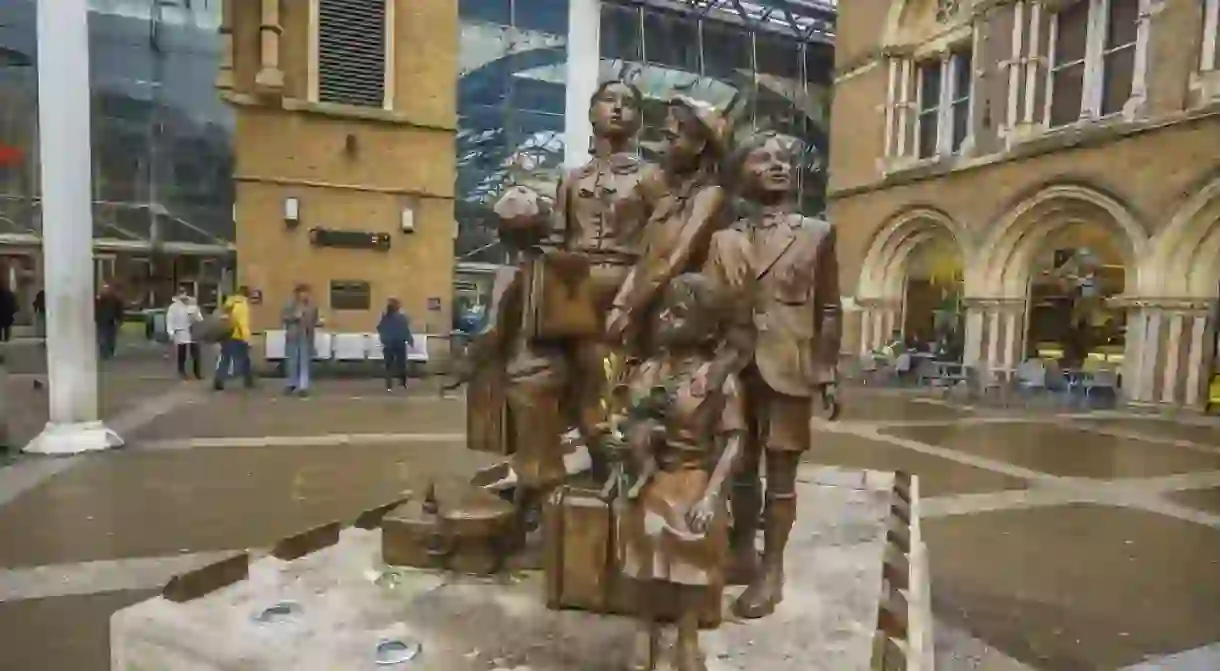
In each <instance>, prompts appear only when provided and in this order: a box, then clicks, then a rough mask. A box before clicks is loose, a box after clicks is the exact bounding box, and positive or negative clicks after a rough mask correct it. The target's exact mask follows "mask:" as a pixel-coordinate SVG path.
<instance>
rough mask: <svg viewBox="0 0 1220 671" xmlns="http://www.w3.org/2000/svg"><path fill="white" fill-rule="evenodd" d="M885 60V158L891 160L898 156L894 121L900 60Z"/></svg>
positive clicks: (896, 107)
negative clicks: (895, 149) (886, 74)
mask: <svg viewBox="0 0 1220 671" xmlns="http://www.w3.org/2000/svg"><path fill="white" fill-rule="evenodd" d="M885 60H886V63H887V64H888V67H889V83H888V85H887V86H886V89H885V157H886V158H890V157H891V156H896V155H897V154H898V152H896V151H894V139H895V138H896V137H897V134H896V133H895V132H894V130H895V129H894V119H895V117H896V116H897V114H895V112H896V111H897V109H898V59H897V58H887V59H885Z"/></svg>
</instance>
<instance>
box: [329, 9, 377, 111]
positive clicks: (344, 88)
mask: <svg viewBox="0 0 1220 671" xmlns="http://www.w3.org/2000/svg"><path fill="white" fill-rule="evenodd" d="M317 2H318V101H319V102H324V103H340V104H343V105H359V106H362V107H382V106H383V105H384V104H385V83H386V0H317Z"/></svg>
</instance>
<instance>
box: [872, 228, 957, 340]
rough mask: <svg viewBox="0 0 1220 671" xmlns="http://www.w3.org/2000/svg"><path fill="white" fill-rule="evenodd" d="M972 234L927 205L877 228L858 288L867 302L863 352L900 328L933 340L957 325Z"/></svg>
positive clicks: (906, 334) (914, 336) (909, 335)
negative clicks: (969, 241)
mask: <svg viewBox="0 0 1220 671" xmlns="http://www.w3.org/2000/svg"><path fill="white" fill-rule="evenodd" d="M967 240H968V238H967V233H966V231H965V230H964V229H963V228H962V227H961V226H959V225H958V224H957V223H956V222H955V221H953V219H951V218H950V217H949V216H948V215H946V214H945V213H943V212H941V211H939V210H934V209H931V208H923V207H921V208H915V209H911V210H907V211H905V212H902V213H900V214H898V215H896V216H894V217H893V218H891V219H890V220H889V222H887V223H886V225H885V226H883V227H882V228H881V230H880V231H878V232H877V235H876V236H875V237H874V239H873V242H872V244H871V245H870V246H869V250H868V252H867V254H866V255H865V257H864V263H863V264H862V266H861V271H860V284H859V288H858V291H857V302H858V303H859V304H860V305H861V306H862V307H863V308H864V314H863V316H862V320H861V338H860V351H861V353H867V352H870V351H874V350H877V349H879V348H881V347H882V346H884V345H885V344H886V343H887V342H889V341H890V340H892V339H893V337H894V334H895V333H900V334H903V335H904V336H906V337H907V338H908V339H912V338H919V339H921V340H927V341H931V340H934V339H936V337H937V336H938V335H939V334H938V330H940V331H944V330H952V329H955V328H956V327H957V325H958V324H959V322H960V319H959V317H960V305H961V299H962V297H963V294H964V292H963V289H962V281H963V276H964V274H963V270H964V268H965V267H966V256H967V254H968V253H969V246H968V242H967ZM957 330H958V332H960V329H957Z"/></svg>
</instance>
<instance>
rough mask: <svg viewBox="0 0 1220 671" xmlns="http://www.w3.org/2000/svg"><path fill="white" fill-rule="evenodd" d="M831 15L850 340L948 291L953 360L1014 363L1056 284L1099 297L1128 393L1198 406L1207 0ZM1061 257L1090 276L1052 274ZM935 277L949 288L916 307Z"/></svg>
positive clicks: (1208, 237) (1208, 153) (835, 165)
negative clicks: (959, 346) (956, 310)
mask: <svg viewBox="0 0 1220 671" xmlns="http://www.w3.org/2000/svg"><path fill="white" fill-rule="evenodd" d="M839 12H840V15H839V23H838V31H837V33H838V34H837V54H836V92H835V96H834V108H833V113H832V115H831V137H832V145H833V146H834V152H833V153H832V156H831V174H830V185H829V196H828V199H829V201H830V208H829V209H830V216H831V217H832V219H833V220H834V221H835V223H836V225H837V228H838V230H839V234H840V237H839V242H840V247H839V251H840V254H841V259H842V263H843V273H844V277H843V279H844V287H845V288H844V292H845V293H847V294H851V295H852V296H853V297H854V299H855V301H854V302H855V304H856V306H858V308H859V311H858V312H857V313H856V315H857V317H858V321H857V322H856V324H855V325H854V326H855V334H854V335H855V336H856V337H855V338H854V341H855V342H854V343H853V348H854V349H855V351H857V352H865V351H868V350H869V349H870V348H872V347H875V346H877V345H878V344H880V343H881V342H882V341H883V340H885V339H886V338H888V337H889V334H890V333H891V332H892V331H893V330H895V329H902V328H905V329H907V330H908V331H909V330H911V329H912V328H923V327H924V325H925V324H926V322H927V319H928V318H927V317H919V316H917V315H915V314H913V313H914V312H915V311H916V310H923V311H924V312H930V311H929V310H928V309H927V305H928V303H929V302H934V300H937V299H939V298H941V297H943V296H945V295H948V294H954V293H956V294H958V295H959V296H960V299H961V300H960V301H958V305H961V306H963V307H962V308H961V311H960V321H961V323H962V329H963V331H964V334H965V335H964V357H965V360H966V362H967V363H975V364H979V365H981V366H983V367H985V368H989V369H1004V368H1007V369H1011V368H1013V367H1014V366H1015V365H1016V364H1018V363H1019V362H1020V361H1022V360H1023V359H1024V357H1025V356H1026V355H1027V354H1028V353H1032V352H1035V351H1037V350H1039V349H1040V347H1041V346H1042V345H1043V342H1042V341H1043V340H1044V339H1046V338H1045V336H1044V335H1042V334H1040V333H1038V331H1039V330H1040V329H1041V330H1042V331H1045V330H1046V328H1045V327H1046V324H1048V323H1051V322H1053V321H1054V320H1053V319H1047V315H1048V314H1049V313H1053V312H1054V311H1055V306H1056V305H1057V303H1056V300H1057V298H1056V293H1059V294H1074V295H1075V296H1076V297H1078V298H1079V297H1080V296H1097V297H1098V298H1100V299H1101V300H1099V301H1096V305H1097V306H1098V307H1097V312H1098V313H1099V314H1100V313H1106V314H1107V316H1106V317H1105V319H1106V320H1107V323H1112V324H1113V325H1114V328H1113V329H1112V332H1113V334H1114V337H1113V338H1112V339H1111V347H1112V348H1116V349H1117V350H1118V351H1117V352H1112V354H1113V355H1114V356H1111V357H1110V358H1111V359H1112V360H1114V361H1116V362H1121V373H1122V379H1123V381H1122V386H1123V391H1124V395H1125V396H1126V397H1127V398H1128V399H1130V400H1131V401H1135V402H1144V403H1156V404H1168V405H1185V406H1199V405H1201V404H1202V402H1203V400H1204V398H1205V396H1206V394H1205V390H1206V385H1207V381H1208V380H1209V378H1210V377H1211V376H1212V371H1213V366H1214V361H1215V358H1216V357H1215V338H1216V321H1217V319H1216V301H1217V297H1218V291H1220V289H1218V281H1220V152H1217V149H1216V147H1217V146H1220V123H1217V121H1218V120H1220V70H1218V69H1217V66H1218V65H1220V63H1218V60H1220V59H1218V54H1217V51H1218V40H1217V35H1216V31H1217V23H1218V21H1217V19H1218V18H1220V16H1218V15H1220V2H1218V1H1217V0H851V2H843V3H840V7H839ZM929 257H933V260H932V261H929ZM1076 257H1088V258H1090V259H1091V262H1090V263H1089V264H1088V266H1089V267H1090V269H1091V270H1090V272H1087V273H1082V272H1080V271H1079V268H1077V269H1076V271H1064V268H1065V267H1066V266H1070V265H1073V264H1072V263H1071V261H1072V259H1073V258H1076ZM937 258H939V260H936V259H937ZM945 259H949V260H947V261H946V260H945ZM937 264H939V265H941V266H944V265H949V266H953V265H954V264H956V266H957V268H956V271H954V270H952V269H950V270H949V271H948V272H945V271H944V269H943V268H942V269H941V270H939V271H937V270H935V269H933V270H929V268H928V266H929V265H933V266H935V265H937ZM937 273H939V274H941V275H948V276H950V277H953V279H951V280H948V281H943V282H942V285H944V284H947V285H951V286H947V287H945V286H942V289H941V290H940V292H939V294H937V295H935V296H933V297H932V299H929V297H928V295H927V293H928V292H927V291H924V290H923V289H921V287H923V288H926V285H927V283H928V279H929V276H930V275H935V274H937ZM1082 277H1083V279H1082ZM1065 287H1066V288H1065ZM934 293H935V292H934ZM849 303H850V301H849Z"/></svg>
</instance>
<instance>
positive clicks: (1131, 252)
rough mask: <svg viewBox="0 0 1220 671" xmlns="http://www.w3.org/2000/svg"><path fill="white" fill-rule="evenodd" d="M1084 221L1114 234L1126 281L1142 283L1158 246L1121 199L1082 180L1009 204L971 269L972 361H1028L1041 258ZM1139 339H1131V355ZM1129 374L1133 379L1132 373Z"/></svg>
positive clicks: (1007, 365)
mask: <svg viewBox="0 0 1220 671" xmlns="http://www.w3.org/2000/svg"><path fill="white" fill-rule="evenodd" d="M1077 224H1088V225H1090V226H1102V227H1104V228H1106V229H1108V230H1110V231H1112V232H1113V233H1114V237H1115V240H1116V241H1117V245H1116V247H1117V248H1118V249H1119V250H1120V252H1119V253H1120V254H1121V256H1122V263H1123V268H1124V271H1125V273H1124V275H1125V278H1124V279H1125V286H1126V287H1134V286H1139V282H1140V272H1141V269H1140V265H1139V263H1138V260H1139V259H1142V258H1145V257H1146V256H1147V255H1148V254H1149V253H1150V249H1151V243H1150V240H1149V236H1148V233H1147V230H1146V228H1145V227H1144V226H1143V225H1142V224H1140V222H1139V221H1137V220H1136V218H1135V216H1134V215H1133V214H1132V213H1131V212H1130V210H1129V209H1128V208H1127V207H1126V206H1125V205H1124V204H1122V203H1121V202H1119V201H1118V200H1117V199H1116V198H1114V197H1113V196H1110V195H1107V194H1105V193H1102V192H1101V191H1098V190H1096V189H1093V188H1090V187H1087V186H1082V185H1078V184H1054V185H1050V186H1046V187H1043V188H1042V189H1040V190H1038V191H1037V192H1036V193H1034V194H1032V195H1031V196H1029V197H1027V198H1025V199H1023V200H1021V201H1020V202H1019V203H1017V204H1016V205H1015V206H1013V207H1010V208H1009V209H1007V210H1006V211H1005V212H1004V213H1003V214H1001V215H1000V216H999V217H998V218H997V219H996V221H995V222H994V223H993V224H992V225H991V226H990V227H989V228H988V229H987V230H988V234H987V236H986V238H985V239H983V240H981V241H980V245H979V250H980V253H979V255H978V257H976V258H975V263H974V264H973V265H972V266H971V267H968V268H967V271H966V286H967V287H970V288H971V290H972V291H974V292H977V293H975V294H974V295H973V296H972V297H971V298H972V299H973V301H970V302H969V304H968V310H969V312H968V316H967V320H966V357H965V358H966V362H967V363H985V364H986V365H987V367H988V368H991V369H996V368H1000V369H1012V368H1014V367H1015V366H1016V365H1017V364H1018V363H1020V361H1021V360H1022V358H1023V356H1022V354H1023V352H1024V350H1025V340H1026V337H1027V333H1026V331H1027V323H1028V318H1029V291H1030V285H1031V280H1032V276H1033V272H1034V265H1035V258H1036V257H1037V255H1039V254H1040V253H1042V252H1044V247H1045V245H1046V243H1047V241H1048V240H1049V239H1051V238H1052V236H1054V235H1055V234H1056V233H1057V232H1059V231H1062V230H1063V229H1066V228H1068V227H1071V226H1073V225H1077ZM1131 348H1132V343H1131V342H1130V339H1128V343H1127V350H1128V351H1127V354H1128V355H1129V354H1132V352H1131ZM1128 379H1129V377H1128Z"/></svg>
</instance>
